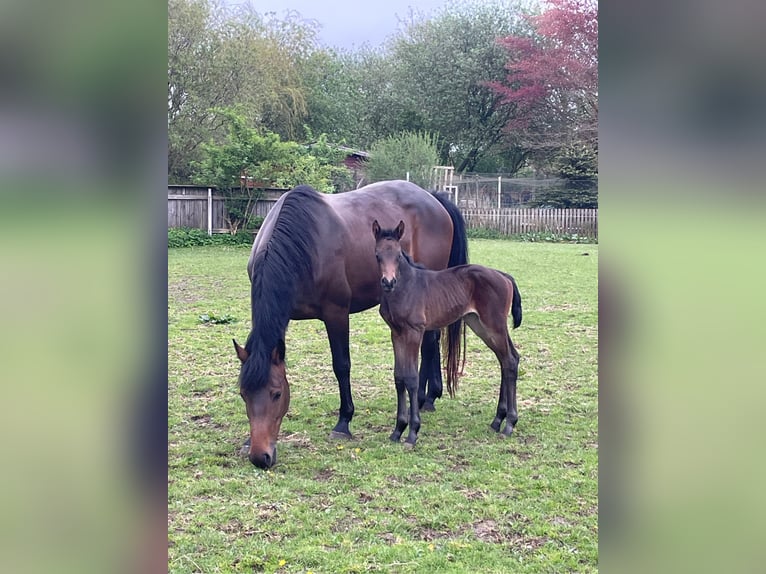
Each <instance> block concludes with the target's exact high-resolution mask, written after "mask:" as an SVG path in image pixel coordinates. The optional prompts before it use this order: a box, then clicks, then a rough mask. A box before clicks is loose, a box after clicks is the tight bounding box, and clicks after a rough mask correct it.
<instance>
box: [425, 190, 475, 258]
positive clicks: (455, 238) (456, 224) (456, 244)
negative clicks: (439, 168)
mask: <svg viewBox="0 0 766 574" xmlns="http://www.w3.org/2000/svg"><path fill="white" fill-rule="evenodd" d="M431 195H433V196H434V197H435V198H436V200H437V201H438V202H439V203H441V205H442V207H443V208H444V209H446V210H447V213H449V217H450V219H451V220H452V247H451V249H450V253H449V263H447V267H456V266H457V265H465V264H466V263H468V236H467V235H466V232H465V220H464V219H463V214H462V213H460V210H459V209H458V207H457V205H455V204H454V203H452V201H451V200H450V198H449V196H448V195H447V194H446V193H437V192H432V194H431Z"/></svg>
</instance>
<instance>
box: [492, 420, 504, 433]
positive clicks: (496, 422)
mask: <svg viewBox="0 0 766 574" xmlns="http://www.w3.org/2000/svg"><path fill="white" fill-rule="evenodd" d="M502 422H503V421H502V420H501V419H498V418H496V419H495V420H493V421H492V423H491V424H490V425H489V428H491V429H492V430H493V431H495V432H500V424H501V423H502Z"/></svg>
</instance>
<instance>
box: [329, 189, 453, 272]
mask: <svg viewBox="0 0 766 574" xmlns="http://www.w3.org/2000/svg"><path fill="white" fill-rule="evenodd" d="M326 201H327V202H328V203H329V204H330V205H331V206H332V207H333V210H334V211H335V213H336V214H337V215H338V216H339V217H340V218H341V219H342V220H343V222H344V227H345V231H346V233H347V237H348V238H349V240H350V241H351V243H352V244H353V246H355V249H353V250H352V251H355V252H356V253H355V254H351V255H350V257H351V260H352V261H355V262H356V261H360V260H366V261H368V262H369V263H370V265H371V267H372V268H373V271H374V273H377V266H376V265H374V263H375V260H374V257H373V256H372V255H373V254H374V252H375V239H374V237H373V235H372V231H371V230H372V222H373V221H374V220H377V221H378V223H379V224H380V226H381V227H383V228H389V229H391V228H394V227H396V226H397V225H398V223H399V221H404V224H405V229H404V235H403V237H402V240H401V242H402V247H403V249H404V250H405V251H407V252H408V253H409V254H410V255H411V256H412V258H413V259H414V260H415V261H417V262H418V263H420V264H422V265H424V266H426V267H428V268H429V269H443V268H445V267H446V266H447V262H448V260H449V250H450V247H451V242H452V232H453V229H452V220H451V218H450V216H449V214H448V213H447V211H446V210H445V209H444V207H442V205H441V204H440V203H439V201H438V200H437V199H436V198H435V197H434V196H433V195H432V194H431V193H429V192H428V191H426V190H424V189H422V188H420V187H418V186H417V185H415V184H414V183H411V182H408V181H403V180H394V181H382V182H377V183H372V184H370V185H367V186H365V187H362V188H359V189H357V190H355V191H349V192H346V193H341V194H337V195H331V196H328V197H327V200H326Z"/></svg>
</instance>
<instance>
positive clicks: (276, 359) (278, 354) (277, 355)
mask: <svg viewBox="0 0 766 574" xmlns="http://www.w3.org/2000/svg"><path fill="white" fill-rule="evenodd" d="M271 362H272V363H274V364H275V365H279V364H281V363H284V362H285V341H284V339H279V340H278V341H277V346H276V347H274V350H273V351H271Z"/></svg>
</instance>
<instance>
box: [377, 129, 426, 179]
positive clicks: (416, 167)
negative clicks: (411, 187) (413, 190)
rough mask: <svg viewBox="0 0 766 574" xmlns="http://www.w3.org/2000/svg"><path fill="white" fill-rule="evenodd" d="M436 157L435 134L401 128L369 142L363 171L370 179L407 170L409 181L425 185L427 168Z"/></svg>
mask: <svg viewBox="0 0 766 574" xmlns="http://www.w3.org/2000/svg"><path fill="white" fill-rule="evenodd" d="M438 161H439V154H438V153H437V151H436V137H435V136H433V135H432V134H429V133H427V132H417V133H413V132H402V133H400V134H398V135H393V136H389V137H387V138H384V139H382V140H379V141H377V142H375V144H373V146H372V147H371V148H370V159H369V160H368V162H367V168H366V172H367V177H368V179H369V180H370V182H375V181H383V180H386V179H405V176H406V174H407V172H409V174H410V181H411V182H413V183H416V184H417V185H419V186H420V187H423V188H428V187H429V186H430V179H431V170H432V169H433V167H434V166H435V165H437V163H438Z"/></svg>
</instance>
